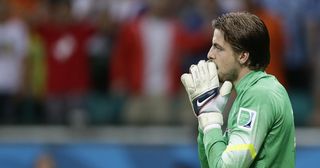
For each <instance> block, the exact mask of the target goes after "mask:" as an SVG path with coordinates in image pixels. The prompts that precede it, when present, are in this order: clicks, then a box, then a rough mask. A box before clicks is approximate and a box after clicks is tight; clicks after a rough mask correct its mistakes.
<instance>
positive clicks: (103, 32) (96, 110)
mask: <svg viewBox="0 0 320 168" xmlns="http://www.w3.org/2000/svg"><path fill="white" fill-rule="evenodd" d="M91 15H93V16H95V17H94V21H93V23H94V24H95V25H96V27H97V30H96V32H95V33H94V34H93V35H92V37H90V38H89V40H88V49H87V50H88V56H89V71H90V88H91V89H90V95H89V97H88V110H89V114H88V115H89V116H88V119H89V121H90V124H92V125H103V124H119V123H120V121H121V118H120V117H121V111H122V109H123V106H124V105H123V100H122V99H123V97H121V96H118V95H113V93H112V92H111V91H110V84H111V77H110V75H109V74H110V68H111V54H112V53H111V51H112V48H113V46H114V42H115V38H116V33H117V28H118V23H117V22H115V21H114V19H113V18H112V15H111V13H110V11H109V9H108V8H107V7H104V8H103V7H102V6H96V7H95V8H94V9H93V11H92V14H91ZM105 79H106V80H105Z"/></svg>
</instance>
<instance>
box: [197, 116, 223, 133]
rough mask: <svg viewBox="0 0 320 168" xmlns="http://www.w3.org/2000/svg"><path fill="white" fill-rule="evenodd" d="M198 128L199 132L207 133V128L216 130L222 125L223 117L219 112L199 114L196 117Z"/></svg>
mask: <svg viewBox="0 0 320 168" xmlns="http://www.w3.org/2000/svg"><path fill="white" fill-rule="evenodd" d="M198 121H199V127H200V129H201V130H203V131H204V130H206V131H208V130H209V128H211V129H212V128H218V127H219V126H220V128H221V125H223V116H222V114H221V113H220V112H210V113H201V114H200V115H199V116H198Z"/></svg>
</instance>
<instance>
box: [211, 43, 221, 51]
mask: <svg viewBox="0 0 320 168" xmlns="http://www.w3.org/2000/svg"><path fill="white" fill-rule="evenodd" d="M212 47H213V49H214V50H218V51H222V50H223V48H222V47H221V46H219V45H218V44H216V43H214V44H213V45H212Z"/></svg>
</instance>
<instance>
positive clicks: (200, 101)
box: [192, 88, 219, 116]
mask: <svg viewBox="0 0 320 168" xmlns="http://www.w3.org/2000/svg"><path fill="white" fill-rule="evenodd" d="M218 92H219V90H218V88H214V89H212V90H210V91H208V92H206V93H204V94H203V95H201V96H199V97H198V98H197V99H194V100H193V102H192V103H193V106H194V107H195V108H194V110H195V113H196V116H198V115H199V113H200V110H201V109H202V107H203V106H204V105H205V104H207V103H208V102H209V101H211V100H212V99H214V98H215V97H216V96H217V95H218Z"/></svg>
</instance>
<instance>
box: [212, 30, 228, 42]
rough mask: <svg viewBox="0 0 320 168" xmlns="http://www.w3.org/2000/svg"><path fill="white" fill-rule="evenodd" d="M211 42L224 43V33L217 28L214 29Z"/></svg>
mask: <svg viewBox="0 0 320 168" xmlns="http://www.w3.org/2000/svg"><path fill="white" fill-rule="evenodd" d="M212 43H218V44H219V45H224V44H225V43H226V41H225V40H224V34H223V32H222V31H221V30H219V29H214V32H213V37H212Z"/></svg>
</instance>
